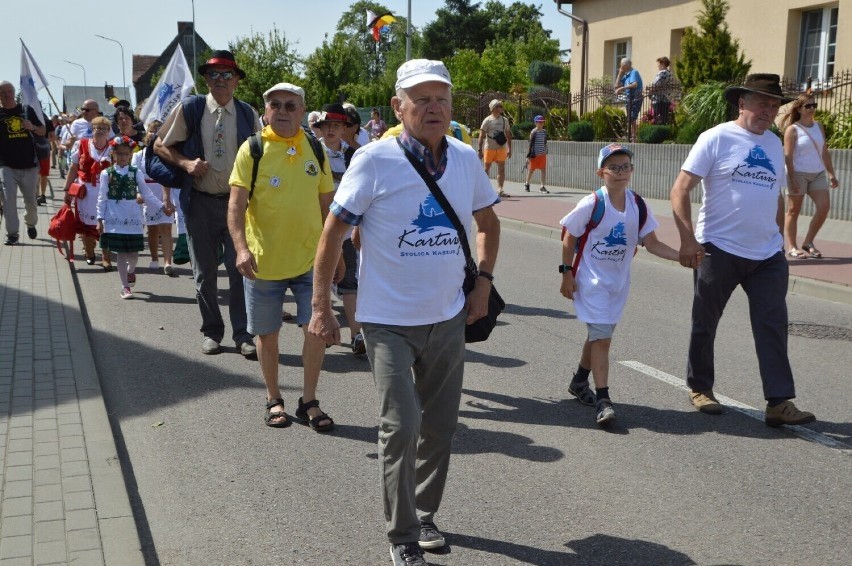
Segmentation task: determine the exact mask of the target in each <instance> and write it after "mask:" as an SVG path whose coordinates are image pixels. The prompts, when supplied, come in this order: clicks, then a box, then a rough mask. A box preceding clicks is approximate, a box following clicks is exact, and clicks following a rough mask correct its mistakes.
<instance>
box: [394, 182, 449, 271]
mask: <svg viewBox="0 0 852 566" xmlns="http://www.w3.org/2000/svg"><path fill="white" fill-rule="evenodd" d="M418 208H419V210H418V214H417V217H416V218H414V219H413V220H412V221H411V224H412V225H413V226H415V227H416V228H415V229H412V230H403V232H402V235H401V236H400V237H399V243H398V246H399V249H400V250H401V251H400V255H402V256H436V255H458V254H460V253H461V248H460V245H459V237H458V234H457V233H456V229H455V227H454V226H453V223H452V222H451V221H450V219H449V217H448V216H447V214H446V213H445V212H444V209H443V208H441V205H440V204H438V201H437V200H435V197H434V196H433V195H432V194H429V196H428V197H426V200H424V201H423V202H422V203H420V206H419V207H418ZM424 232H432V234H431V235H429V237H416V236H417V235H419V234H423V233H424ZM424 248H426V249H424ZM406 250H410V251H406Z"/></svg>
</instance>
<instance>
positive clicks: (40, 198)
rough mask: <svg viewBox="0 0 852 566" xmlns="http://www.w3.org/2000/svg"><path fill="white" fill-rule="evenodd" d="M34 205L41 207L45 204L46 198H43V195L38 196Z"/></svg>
mask: <svg viewBox="0 0 852 566" xmlns="http://www.w3.org/2000/svg"><path fill="white" fill-rule="evenodd" d="M36 204H37V205H38V206H43V205H45V204H47V197H46V196H44V195H38V196H37V197H36Z"/></svg>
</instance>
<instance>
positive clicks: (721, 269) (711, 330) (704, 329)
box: [686, 243, 796, 399]
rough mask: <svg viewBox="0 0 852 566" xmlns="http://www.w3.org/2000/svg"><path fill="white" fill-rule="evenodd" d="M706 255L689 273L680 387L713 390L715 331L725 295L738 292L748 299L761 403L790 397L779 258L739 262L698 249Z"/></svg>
mask: <svg viewBox="0 0 852 566" xmlns="http://www.w3.org/2000/svg"><path fill="white" fill-rule="evenodd" d="M704 249H705V250H707V252H709V255H708V256H707V257H705V258H704V261H702V262H701V266H700V267H699V268H698V269H697V270H696V271H695V274H694V282H695V295H694V298H693V301H692V333H691V335H690V339H689V360H688V363H687V368H686V383H687V385H689V387H690V388H691V389H692V390H693V391H706V390H708V389H713V382H714V380H715V369H714V365H713V359H714V351H713V343H714V341H715V339H716V328H717V327H718V326H719V320H720V319H721V318H722V312H723V311H724V309H725V305H726V304H727V302H728V299H729V298H730V297H731V293H733V292H734V289H736V288H737V285H740V286H742V288H743V291H745V293H746V296H747V297H748V307H749V316H750V318H751V331H752V335H753V336H754V346H755V349H756V350H757V360H758V365H759V367H760V379H761V380H762V381H763V395H764V397H765V398H766V399H770V398H787V399H792V398H793V397H795V396H796V389H795V386H794V384H793V370H792V369H791V368H790V360H789V358H788V357H787V298H786V297H787V280H788V279H789V271H788V266H787V260H786V259H785V258H784V252H783V251H781V250H779V251H778V253H776V254H775V255H773V256H772V257H770V258H768V259H765V260H751V259H745V258H742V257H739V256H735V255H733V254H729V253H727V252H724V251H722V250H720V249H719V248H717V247H716V246H714V245H713V244H711V243H707V244H704Z"/></svg>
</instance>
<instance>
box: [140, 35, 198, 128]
mask: <svg viewBox="0 0 852 566" xmlns="http://www.w3.org/2000/svg"><path fill="white" fill-rule="evenodd" d="M194 86H195V81H194V80H193V79H192V71H191V70H190V68H189V65H187V63H186V57H184V55H183V49H181V47H180V45H178V46H177V48H176V49H175V53H174V55H172V59H171V61H169V64H168V65H167V66H166V70H165V71H164V72H163V76H161V77H160V80H159V81H157V86H155V87H154V90H153V91H151V96H149V97H148V100H147V101H146V102H145V105H144V106H143V107H142V110H141V111H140V112H139V119H140V120H142V122H143V123H144V124H145V126H146V127H147V126H148V124H150V123H151V122H153V121H154V120H158V121H160V122H164V121H165V120H166V116H168V115H169V113H170V112H171V111H172V110H173V109H174V108H175V106H177V105H178V104H180V102H181V101H182V100H183V99H184V98H186V97H187V96H189V92H190V91H191V90H192V87H194Z"/></svg>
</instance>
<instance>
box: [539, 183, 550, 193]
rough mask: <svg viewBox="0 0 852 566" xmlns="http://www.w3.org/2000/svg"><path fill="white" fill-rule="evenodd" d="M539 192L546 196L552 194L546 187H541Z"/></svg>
mask: <svg viewBox="0 0 852 566" xmlns="http://www.w3.org/2000/svg"><path fill="white" fill-rule="evenodd" d="M538 192H540V193H543V194H546V195H549V194H550V191H548V190H547V188H546V187H545V186H544V185H542V186H541V188H540V189H539V190H538Z"/></svg>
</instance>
